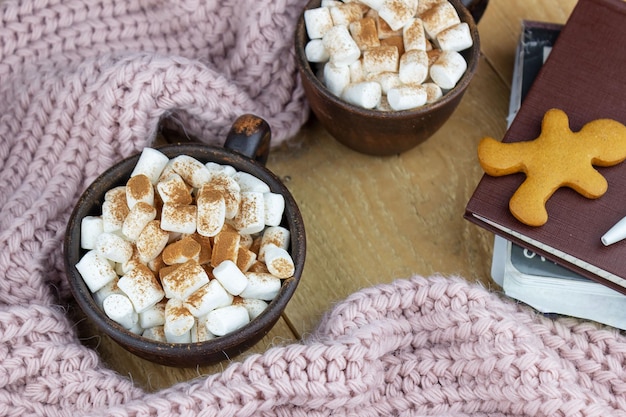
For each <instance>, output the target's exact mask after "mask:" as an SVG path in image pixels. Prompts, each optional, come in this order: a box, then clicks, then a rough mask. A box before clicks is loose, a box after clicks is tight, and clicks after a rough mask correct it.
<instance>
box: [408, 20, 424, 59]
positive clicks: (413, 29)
mask: <svg viewBox="0 0 626 417" xmlns="http://www.w3.org/2000/svg"><path fill="white" fill-rule="evenodd" d="M402 41H403V43H404V50H405V51H410V50H412V49H418V50H420V51H425V50H426V32H424V24H423V23H422V20H421V19H419V18H412V19H410V20H409V21H408V22H407V24H406V25H405V26H404V27H403V28H402Z"/></svg>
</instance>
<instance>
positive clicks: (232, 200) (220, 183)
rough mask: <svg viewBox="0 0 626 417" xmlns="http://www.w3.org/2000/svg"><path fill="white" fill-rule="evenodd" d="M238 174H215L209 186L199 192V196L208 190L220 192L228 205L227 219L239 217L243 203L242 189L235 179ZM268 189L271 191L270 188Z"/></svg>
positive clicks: (206, 185)
mask: <svg viewBox="0 0 626 417" xmlns="http://www.w3.org/2000/svg"><path fill="white" fill-rule="evenodd" d="M236 174H237V173H236V172H235V173H234V174H232V175H229V174H227V173H225V172H220V173H214V174H213V177H212V178H211V181H210V182H209V183H208V184H205V185H204V186H203V187H202V188H201V189H200V190H199V192H198V195H201V194H202V193H203V192H206V191H208V190H216V191H219V192H220V193H221V194H222V196H223V198H224V204H225V205H226V214H225V216H226V218H227V219H232V218H233V217H235V216H236V215H237V212H238V211H239V205H240V203H241V191H242V189H241V186H240V185H239V182H237V180H236V179H235V178H236V177H235V175H236ZM263 184H264V183H263ZM258 186H259V187H260V188H261V189H265V187H264V186H263V185H262V184H261V185H258ZM267 188H268V189H269V187H267Z"/></svg>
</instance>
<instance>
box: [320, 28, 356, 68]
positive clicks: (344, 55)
mask: <svg viewBox="0 0 626 417" xmlns="http://www.w3.org/2000/svg"><path fill="white" fill-rule="evenodd" d="M322 41H323V42H324V48H326V50H327V51H328V53H329V54H330V61H329V62H331V63H332V64H334V65H336V66H338V67H347V66H348V65H350V64H352V63H353V62H354V61H356V60H357V59H359V57H360V56H361V50H360V49H359V46H358V45H357V44H356V42H355V41H354V39H352V36H350V32H348V27H347V26H344V25H339V26H333V27H332V28H330V29H329V30H328V32H326V34H325V35H324V37H323V38H322Z"/></svg>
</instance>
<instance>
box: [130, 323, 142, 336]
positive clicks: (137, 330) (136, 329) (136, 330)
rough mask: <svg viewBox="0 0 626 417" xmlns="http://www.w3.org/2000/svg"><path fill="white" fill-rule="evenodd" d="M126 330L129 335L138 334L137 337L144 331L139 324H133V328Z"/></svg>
mask: <svg viewBox="0 0 626 417" xmlns="http://www.w3.org/2000/svg"><path fill="white" fill-rule="evenodd" d="M126 330H128V331H129V332H131V333H135V334H139V335H140V334H142V333H143V331H144V329H143V327H141V326H140V325H139V322H137V323H135V324H134V325H133V327H130V328H128V329H126Z"/></svg>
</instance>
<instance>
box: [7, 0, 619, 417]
mask: <svg viewBox="0 0 626 417" xmlns="http://www.w3.org/2000/svg"><path fill="white" fill-rule="evenodd" d="M0 1H1V0H0ZM303 1H304V0H275V1H273V2H258V1H252V0H222V1H220V2H201V1H199V0H197V1H194V0H178V1H168V2H165V1H158V0H131V1H126V0H111V1H103V0H63V1H61V0H19V1H18V0H9V1H7V0H4V1H1V2H0V161H1V162H0V415H6V416H50V417H56V416H72V417H74V416H79V415H86V416H87V415H91V416H103V415H107V416H120V417H122V416H314V417H315V416H331V415H332V416H391V415H397V416H426V415H433V416H464V415H473V416H486V415H491V416H568V417H572V416H573V417H576V416H609V415H611V416H613V415H622V416H623V415H626V412H625V411H624V410H626V363H625V357H626V340H625V339H624V337H623V336H622V335H621V334H620V333H619V332H617V331H615V330H611V329H607V328H600V327H597V326H595V325H592V324H589V323H581V322H578V321H575V320H571V319H569V320H565V319H562V320H556V321H551V320H549V319H546V318H543V317H541V316H537V315H536V314H534V313H533V312H532V311H531V310H529V309H526V308H524V307H521V306H518V305H516V304H514V303H512V302H510V301H507V300H503V299H501V298H500V297H499V296H498V295H496V294H493V293H490V292H489V291H487V290H485V289H484V288H482V287H479V286H476V285H472V284H469V283H468V282H466V281H464V280H462V279H460V278H443V277H438V276H434V277H430V278H422V277H412V278H410V279H401V280H397V281H395V282H393V283H391V284H386V285H379V286H376V287H372V288H369V289H364V290H361V291H359V292H357V293H355V294H353V295H351V296H350V297H349V298H347V299H346V300H344V301H342V302H340V303H339V304H337V305H336V306H335V307H334V308H333V309H332V310H331V311H329V312H328V313H327V314H326V315H325V317H324V318H323V320H322V321H321V323H320V325H319V327H318V329H317V330H316V332H315V333H314V334H313V335H311V336H310V337H309V338H307V340H304V341H302V342H300V343H294V344H292V345H288V346H284V347H276V348H272V349H271V350H269V351H267V352H266V353H264V354H257V355H252V356H249V357H248V358H246V359H245V360H243V361H242V362H236V363H233V364H232V365H230V366H229V367H228V368H227V369H226V370H225V371H223V372H222V373H220V374H216V375H212V376H209V377H205V378H202V379H197V380H194V381H191V382H186V383H180V384H177V385H175V386H173V387H171V388H168V389H164V390H162V391H160V392H156V393H146V392H144V391H143V390H141V389H140V388H137V387H135V386H134V385H133V384H132V382H131V381H130V380H129V379H128V378H125V377H123V376H121V375H119V374H117V373H115V372H113V371H111V370H109V369H106V368H105V367H104V366H103V364H102V362H101V361H100V359H99V358H98V356H97V355H96V353H95V352H94V351H92V350H90V349H88V348H86V347H84V346H82V345H81V344H80V343H79V341H78V339H77V337H76V334H75V333H74V328H73V325H72V323H71V322H70V321H69V319H68V316H67V315H66V314H65V311H64V310H63V308H61V307H59V306H60V305H65V304H66V297H68V295H69V294H68V291H67V288H66V283H65V281H64V271H63V264H62V261H61V259H62V253H61V241H62V238H63V233H64V230H65V225H66V222H67V219H68V216H69V213H70V211H71V209H72V206H73V204H74V203H75V201H76V200H77V198H78V196H79V194H80V193H81V192H82V190H83V189H84V188H85V186H86V185H87V184H88V183H89V182H91V181H92V180H93V179H94V178H95V176H97V175H98V174H99V173H101V172H102V171H103V170H104V169H105V168H107V167H108V166H110V165H111V164H113V163H114V162H115V161H117V160H119V159H120V158H122V157H125V156H128V155H130V154H132V153H135V152H138V151H139V150H140V149H141V148H142V147H144V146H146V145H149V144H150V143H151V138H153V136H154V134H155V130H156V128H157V125H158V123H159V120H161V119H162V117H163V116H171V120H175V121H177V123H179V124H180V126H181V127H183V126H184V129H186V131H187V132H189V133H190V134H193V135H195V136H198V137H201V138H203V140H205V141H207V142H210V143H221V142H222V140H223V139H224V137H225V134H226V131H227V130H228V128H229V127H230V124H231V123H232V121H233V120H234V119H235V118H236V117H237V116H239V115H240V114H242V113H248V112H250V113H255V114H258V115H260V116H262V117H264V118H265V119H266V120H268V122H269V123H270V125H271V127H272V130H273V133H274V142H273V143H274V144H279V143H281V142H283V141H285V140H287V139H288V138H289V137H291V136H292V135H293V134H294V133H295V132H296V131H297V130H298V129H299V128H300V126H301V125H302V123H304V120H305V118H306V113H307V108H306V104H305V101H304V98H303V93H302V89H301V86H300V85H299V84H298V81H297V77H296V73H295V67H294V62H293V56H292V53H291V39H292V32H293V28H294V24H295V21H296V17H297V15H298V14H299V12H300V10H301V7H302V6H303Z"/></svg>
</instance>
